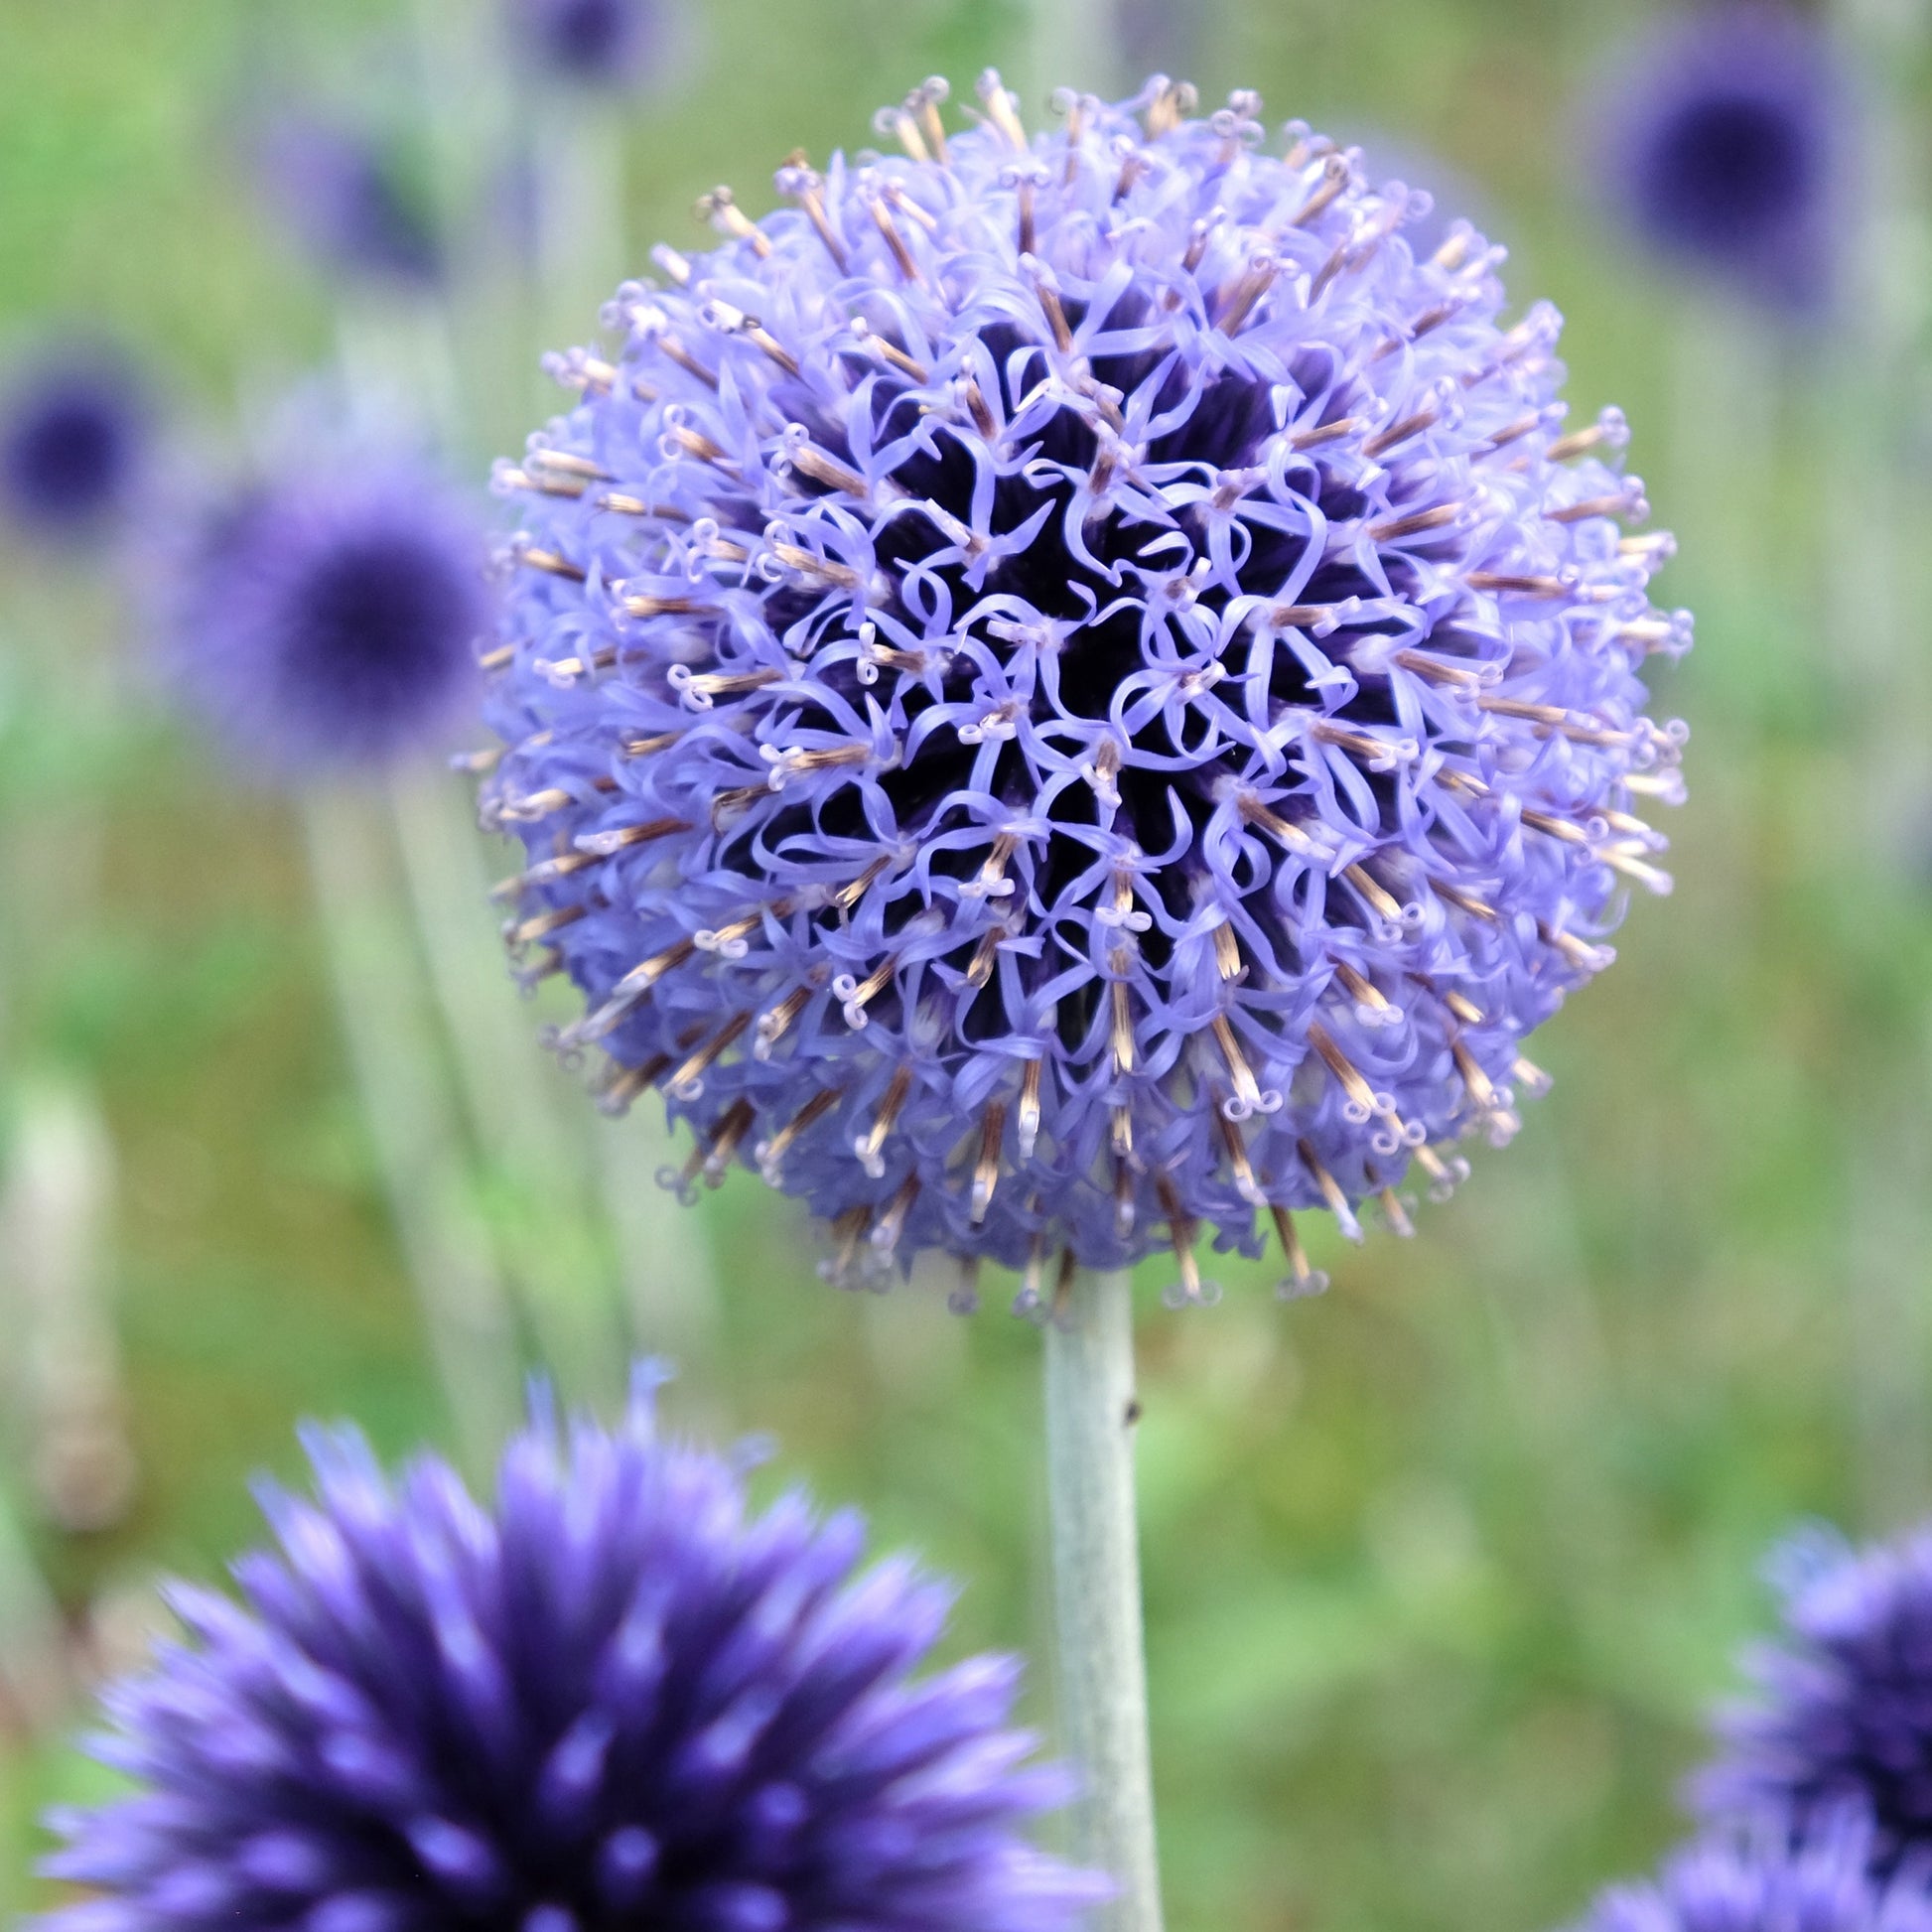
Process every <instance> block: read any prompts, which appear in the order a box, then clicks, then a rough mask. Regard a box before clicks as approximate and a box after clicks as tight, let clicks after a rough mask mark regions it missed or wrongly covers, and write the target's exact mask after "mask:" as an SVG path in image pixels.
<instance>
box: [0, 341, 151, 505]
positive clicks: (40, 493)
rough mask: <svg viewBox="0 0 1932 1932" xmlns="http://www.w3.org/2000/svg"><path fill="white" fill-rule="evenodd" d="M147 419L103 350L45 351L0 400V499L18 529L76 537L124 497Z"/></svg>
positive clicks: (126, 376) (130, 380) (123, 371)
mask: <svg viewBox="0 0 1932 1932" xmlns="http://www.w3.org/2000/svg"><path fill="white" fill-rule="evenodd" d="M147 426H148V411H147V403H146V398H145V396H144V395H143V393H142V390H141V386H140V384H139V382H138V381H137V380H136V379H135V377H134V375H133V372H132V371H131V370H130V369H129V368H128V366H127V365H126V363H124V362H122V361H121V360H119V359H118V358H117V357H115V356H113V355H111V354H107V353H104V352H93V353H82V354H62V355H54V356H45V357H42V358H40V359H38V360H35V361H33V362H30V363H29V364H27V365H26V366H24V367H22V368H21V369H19V370H17V371H16V372H15V374H14V377H13V379H12V381H11V382H10V383H9V385H8V391H7V394H6V396H5V399H4V401H0V502H4V505H5V508H6V512H7V515H8V516H9V518H10V519H11V520H12V521H13V522H14V523H15V524H16V525H18V526H19V527H20V528H21V529H22V530H25V531H29V532H31V533H33V534H36V535H44V536H55V537H78V536H82V535H85V534H86V533H88V532H89V531H91V530H94V529H96V528H98V526H99V525H100V524H101V523H102V522H104V521H105V520H106V519H107V518H109V517H111V516H112V515H113V514H114V512H115V511H116V510H118V509H119V508H120V507H121V506H122V504H123V503H124V502H125V501H126V499H127V496H128V492H129V490H130V489H131V487H132V485H133V483H134V478H135V473H136V471H137V469H138V467H139V464H140V458H141V452H142V445H143V442H144V441H145V437H146V431H147Z"/></svg>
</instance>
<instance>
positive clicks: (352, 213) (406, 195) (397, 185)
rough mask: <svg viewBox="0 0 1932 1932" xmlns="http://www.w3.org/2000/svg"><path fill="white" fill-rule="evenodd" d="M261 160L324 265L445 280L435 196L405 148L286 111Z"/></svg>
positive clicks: (281, 211) (406, 279)
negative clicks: (413, 169) (415, 173)
mask: <svg viewBox="0 0 1932 1932" xmlns="http://www.w3.org/2000/svg"><path fill="white" fill-rule="evenodd" d="M258 160H259V163H260V167H261V179H262V184H263V186H264V188H265V189H266V190H267V191H268V193H269V197H270V201H271V205H272V207H273V209H274V211H275V212H276V213H277V214H278V215H280V216H281V217H283V218H284V219H286V221H287V222H288V224H289V226H290V228H291V229H292V230H293V232H294V233H295V234H296V235H297V236H298V237H299V239H300V240H301V241H302V243H303V245H304V246H305V247H306V248H307V249H308V250H309V252H310V253H311V254H312V255H314V256H315V258H316V259H317V261H318V262H319V263H320V264H321V265H322V266H323V267H325V268H330V269H336V270H340V271H346V272H347V273H348V274H351V275H355V276H361V277H364V278H366V279H368V280H370V281H373V282H391V283H401V284H405V285H418V286H421V285H428V284H431V283H434V282H435V281H436V279H437V278H438V276H439V275H441V273H442V271H443V266H444V260H443V244H442V239H441V237H440V236H439V234H438V233H437V228H436V222H435V219H434V217H433V215H432V213H431V211H430V206H429V199H428V196H427V194H426V193H423V192H419V189H418V186H417V185H416V184H415V183H413V182H412V180H411V178H410V174H409V171H408V168H407V166H406V157H405V156H404V155H403V154H401V153H400V152H399V151H397V150H395V149H394V148H391V147H386V146H385V145H384V144H383V143H382V142H381V141H380V140H379V139H377V138H375V137H373V136H372V135H370V134H368V133H367V132H365V131H364V130H362V129H359V128H352V127H345V126H340V125H336V124H333V123H331V122H328V121H325V120H322V119H320V118H318V117H316V116H313V115H304V114H285V115H283V116H281V117H279V118H278V119H277V121H276V123H275V125H274V127H273V128H272V129H271V130H270V131H269V132H268V133H267V134H265V135H264V136H263V137H262V139H261V141H260V143H259V153H258Z"/></svg>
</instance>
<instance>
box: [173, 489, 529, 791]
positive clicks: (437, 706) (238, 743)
mask: <svg viewBox="0 0 1932 1932" xmlns="http://www.w3.org/2000/svg"><path fill="white" fill-rule="evenodd" d="M172 562H173V575H172V581H171V585H170V592H169V603H170V608H169V612H168V625H167V628H168V636H167V640H166V652H167V657H168V665H169V670H170V672H171V674H172V676H173V678H174V680H175V681H176V683H177V684H178V686H179V688H180V689H181V691H182V692H183V694H184V696H185V697H186V698H187V700H188V701H189V702H190V704H191V705H192V706H193V707H194V708H196V709H197V710H199V711H200V712H201V713H202V714H203V715H204V716H205V717H206V718H207V720H208V722H209V723H210V724H211V725H213V727H214V728H215V729H216V730H217V731H218V732H219V734H220V735H221V736H222V737H223V738H225V739H226V741H227V742H228V744H229V745H230V747H231V748H232V749H233V751H234V752H235V754H236V756H237V757H238V758H239V759H241V760H242V761H243V762H244V763H246V764H248V765H251V766H254V767H256V768H258V769H262V770H272V771H280V772H283V773H286V774H289V775H301V774H305V773H312V772H320V771H327V770H331V769H338V770H340V769H352V768H354V767H357V766H367V765H374V764H379V763H383V762H386V761H389V760H392V759H398V758H402V757H404V756H406V755H408V754H410V753H412V752H420V751H422V750H423V749H424V748H425V747H432V748H433V747H434V746H436V745H438V744H444V745H446V744H447V743H448V734H449V732H450V729H451V727H452V723H453V721H454V720H455V719H456V718H458V717H460V716H461V715H462V714H463V712H464V709H465V708H466V706H468V705H470V704H472V703H474V701H475V691H476V677H477V673H476V664H475V658H476V649H477V642H478V639H479V637H480V636H481V635H482V634H483V632H485V631H486V630H487V629H488V628H489V626H490V624H491V622H492V621H493V613H492V607H491V600H490V595H489V590H488V586H487V583H486V570H487V563H488V546H487V543H486V541H485V539H484V536H483V527H482V524H481V522H480V520H479V519H478V518H477V516H476V515H475V514H474V513H473V512H472V510H471V507H470V505H469V504H468V503H467V502H466V501H465V500H464V499H463V498H462V497H461V496H460V495H458V494H457V493H456V492H454V491H452V490H451V489H449V488H448V487H446V486H445V485H444V484H443V483H440V482H439V481H438V480H437V479H436V478H435V477H434V476H433V475H430V474H429V473H427V472H425V471H423V470H420V469H418V468H416V467H415V466H413V465H409V464H403V463H399V462H395V461H390V460H386V459H384V460H370V461H366V462H354V461H348V460H344V459H341V458H333V457H332V458H319V459H313V460H297V461H293V462H290V463H288V464H286V465H284V466H283V468H282V470H281V472H280V474H278V475H275V476H273V477H270V478H268V479H267V480H265V481H263V482H261V483H256V484H252V485H250V486H249V487H247V488H245V489H244V490H242V491H240V492H238V493H236V494H234V495H231V496H229V497H227V498H226V499H225V500H222V501H219V502H217V503H215V504H212V505H210V506H208V507H207V508H205V509H204V510H203V512H202V513H201V515H200V516H199V517H198V518H197V519H195V520H194V527H193V528H192V530H190V531H189V532H187V533H186V534H185V535H184V536H183V538H182V539H181V541H180V543H179V546H178V554H177V555H176V556H175V557H174V558H173V560H172Z"/></svg>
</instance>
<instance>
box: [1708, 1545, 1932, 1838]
mask: <svg viewBox="0 0 1932 1932" xmlns="http://www.w3.org/2000/svg"><path fill="white" fill-rule="evenodd" d="M1780 1568H1781V1575H1780V1577H1779V1581H1780V1583H1781V1585H1782V1589H1783V1594H1784V1605H1783V1622H1784V1631H1783V1635H1782V1638H1781V1640H1780V1641H1779V1642H1777V1643H1776V1644H1774V1645H1767V1646H1765V1647H1763V1648H1762V1649H1759V1650H1757V1651H1754V1652H1752V1653H1751V1654H1750V1655H1749V1656H1748V1658H1747V1667H1748V1669H1749V1672H1750V1675H1751V1677H1752V1678H1753V1679H1754V1680H1755V1683H1756V1686H1757V1689H1758V1693H1759V1696H1758V1700H1757V1701H1756V1702H1755V1703H1753V1704H1751V1705H1748V1706H1743V1707H1740V1708H1736V1709H1733V1710H1730V1711H1727V1712H1725V1714H1723V1716H1722V1717H1721V1719H1720V1730H1721V1733H1722V1735H1723V1736H1724V1737H1725V1744H1726V1748H1725V1753H1724V1754H1723V1755H1722V1756H1721V1757H1720V1759H1719V1760H1718V1762H1716V1763H1715V1764H1713V1765H1712V1766H1710V1767H1709V1768H1708V1769H1707V1770H1706V1771H1704V1772H1703V1773H1702V1774H1701V1775H1700V1776H1699V1777H1698V1778H1697V1779H1696V1780H1695V1781H1694V1783H1693V1785H1692V1788H1691V1796H1692V1801H1693V1803H1694V1804H1695V1805H1696V1806H1697V1808H1698V1810H1699V1811H1700V1812H1702V1813H1703V1814H1704V1815H1706V1816H1709V1817H1716V1818H1733V1817H1734V1818H1744V1819H1751V1820H1761V1821H1765V1822H1767V1823H1768V1824H1770V1825H1772V1826H1776V1827H1778V1828H1781V1829H1784V1830H1786V1831H1789V1832H1800V1831H1803V1830H1804V1829H1805V1828H1806V1827H1807V1826H1808V1825H1810V1824H1811V1823H1812V1822H1813V1821H1815V1820H1817V1819H1818V1818H1820V1817H1825V1816H1829V1815H1830V1814H1832V1813H1833V1812H1835V1811H1837V1810H1840V1809H1843V1808H1845V1807H1847V1806H1859V1807H1863V1809H1865V1810H1866V1811H1868V1812H1869V1814H1870V1816H1871V1819H1872V1827H1873V1850H1872V1856H1873V1861H1874V1863H1876V1864H1877V1865H1878V1867H1879V1868H1880V1869H1881V1870H1884V1871H1890V1870H1893V1869H1895V1868H1896V1867H1897V1866H1898V1865H1899V1864H1900V1863H1901V1862H1903V1861H1905V1860H1907V1859H1908V1858H1916V1859H1917V1860H1918V1861H1919V1862H1921V1863H1927V1865H1928V1868H1929V1869H1932V1529H1922V1530H1919V1531H1918V1532H1916V1533H1915V1534H1913V1535H1911V1536H1908V1537H1905V1538H1903V1539H1901V1540H1900V1541H1898V1542H1896V1543H1891V1544H1883V1545H1878V1546H1876V1547H1874V1548H1871V1549H1867V1550H1863V1551H1858V1550H1854V1549H1852V1548H1851V1547H1850V1546H1848V1545H1846V1544H1844V1543H1843V1542H1841V1541H1839V1540H1838V1539H1836V1538H1835V1537H1832V1536H1830V1535H1822V1536H1821V1535H1813V1536H1811V1537H1808V1538H1806V1539H1805V1540H1803V1541H1802V1542H1801V1543H1799V1544H1797V1545H1796V1546H1789V1547H1788V1548H1787V1550H1786V1552H1785V1553H1784V1555H1783V1557H1782V1559H1781V1566H1780Z"/></svg>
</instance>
